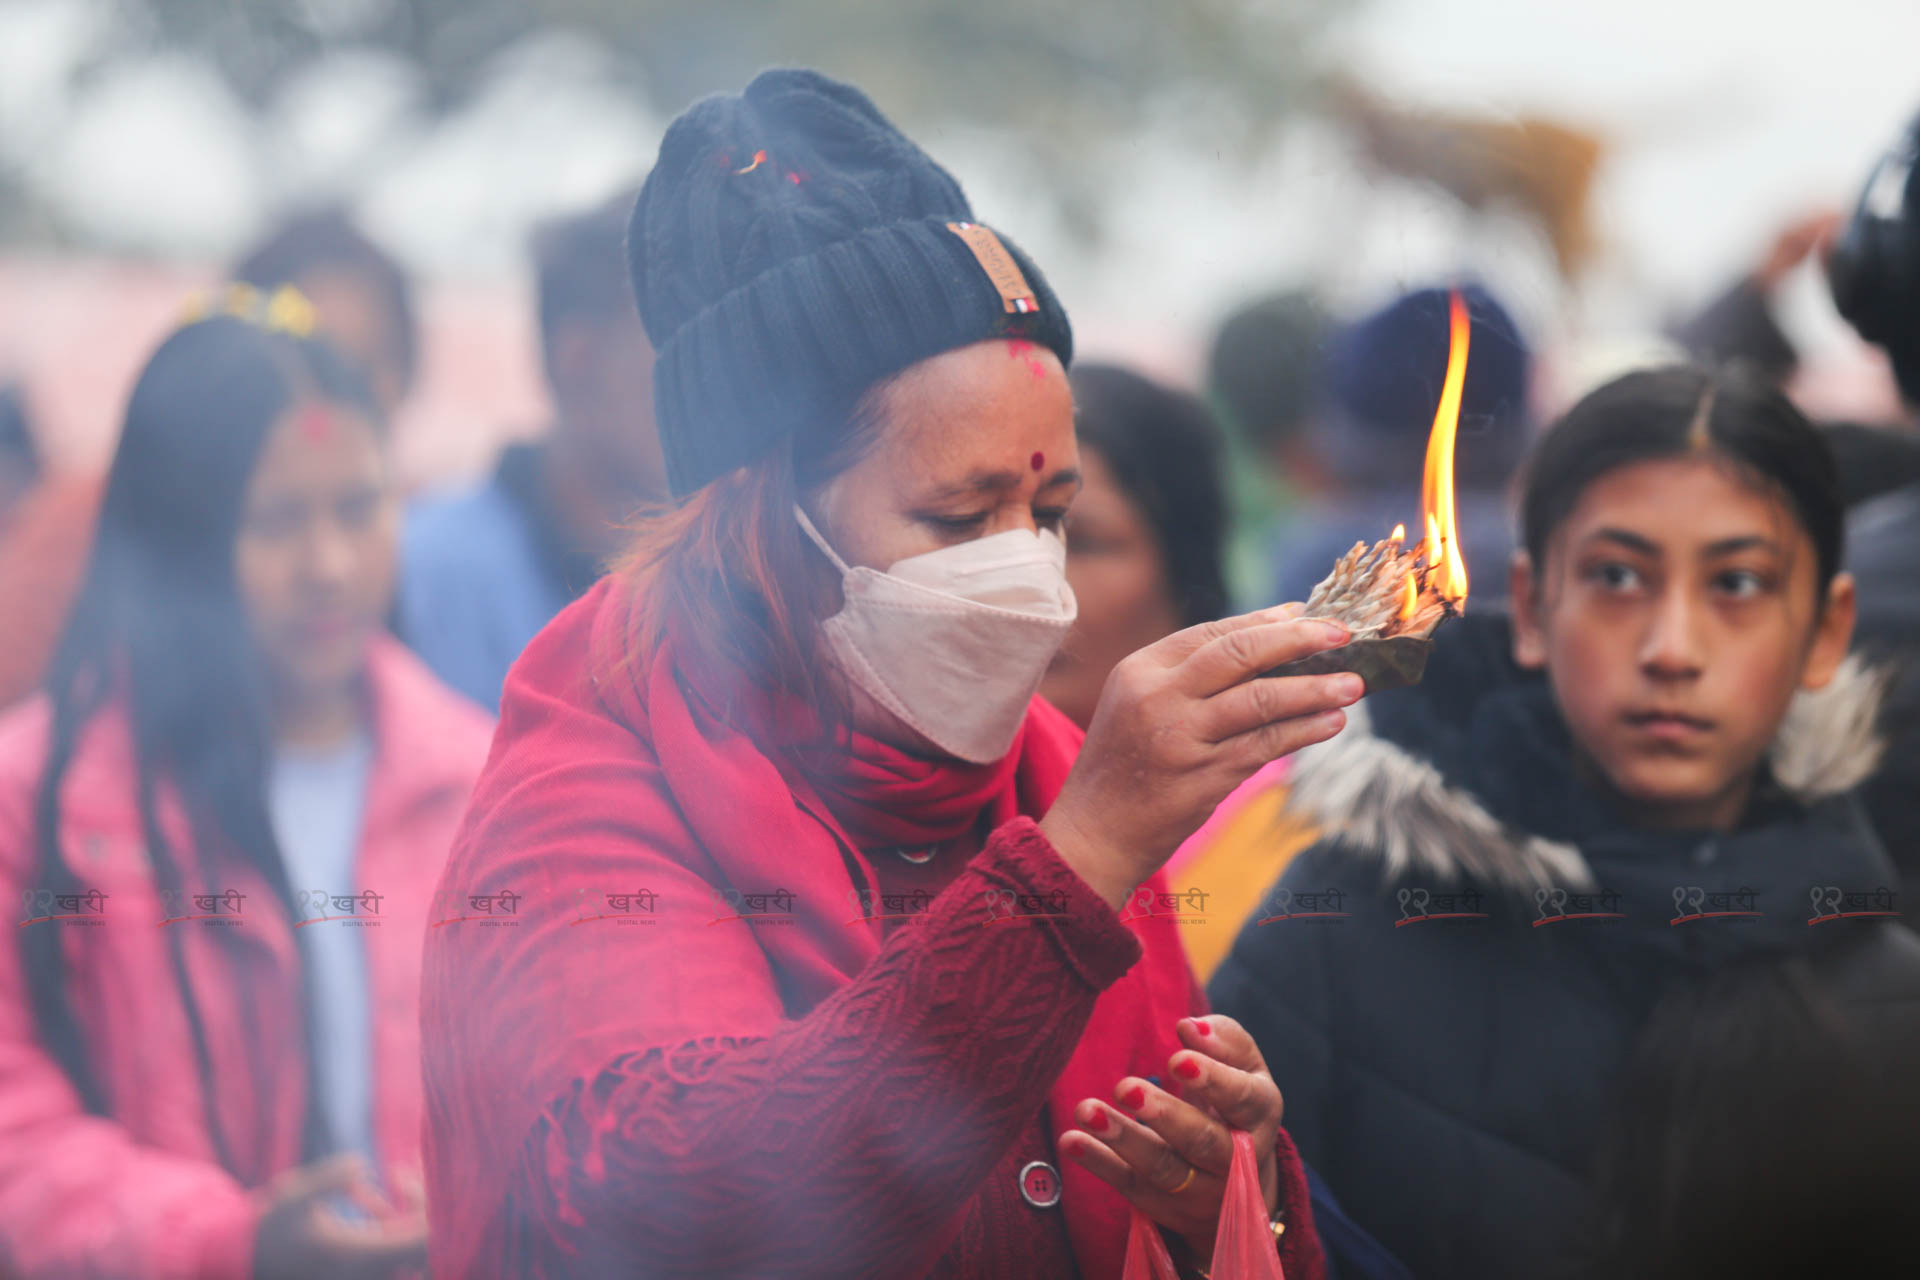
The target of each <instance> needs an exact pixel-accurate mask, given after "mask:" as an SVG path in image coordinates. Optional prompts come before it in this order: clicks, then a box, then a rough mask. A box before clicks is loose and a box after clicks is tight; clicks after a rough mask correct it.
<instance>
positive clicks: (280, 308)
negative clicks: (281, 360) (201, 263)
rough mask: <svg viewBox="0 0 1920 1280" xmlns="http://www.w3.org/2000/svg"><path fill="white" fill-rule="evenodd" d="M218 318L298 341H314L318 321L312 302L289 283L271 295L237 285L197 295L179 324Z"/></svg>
mask: <svg viewBox="0 0 1920 1280" xmlns="http://www.w3.org/2000/svg"><path fill="white" fill-rule="evenodd" d="M215 316H232V317H233V318H234V319H236V320H244V321H246V322H247V323H248V324H251V325H258V326H259V327H260V328H262V329H266V330H269V331H271V332H273V333H284V334H288V335H289V336H291V337H295V338H311V337H312V336H313V333H314V329H315V327H316V325H317V322H318V316H317V314H316V313H315V312H314V309H313V303H311V302H309V301H308V300H307V295H306V294H304V293H302V292H300V291H299V290H298V289H296V288H294V287H293V286H292V285H290V284H283V285H281V286H280V287H279V288H277V289H275V290H274V291H273V292H272V293H262V292H261V291H260V290H258V289H256V288H254V287H253V286H252V285H250V284H238V283H236V284H230V285H227V286H226V287H225V288H222V289H214V290H210V291H209V292H206V293H202V294H198V295H196V296H195V297H193V298H192V299H191V300H189V301H188V303H187V305H186V306H185V307H184V308H183V309H182V310H181V313H180V323H181V324H183V325H189V324H195V323H198V322H199V321H201V320H211V319H212V318H213V317H215Z"/></svg>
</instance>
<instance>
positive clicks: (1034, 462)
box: [1027, 449, 1047, 471]
mask: <svg viewBox="0 0 1920 1280" xmlns="http://www.w3.org/2000/svg"><path fill="white" fill-rule="evenodd" d="M1027 465H1028V466H1030V467H1032V468H1033V469H1034V470H1035V471H1038V470H1039V469H1040V468H1042V467H1044V466H1046V465H1047V455H1046V454H1044V453H1042V452H1040V451H1039V450H1038V449H1035V450H1034V451H1033V457H1031V458H1029V459H1027Z"/></svg>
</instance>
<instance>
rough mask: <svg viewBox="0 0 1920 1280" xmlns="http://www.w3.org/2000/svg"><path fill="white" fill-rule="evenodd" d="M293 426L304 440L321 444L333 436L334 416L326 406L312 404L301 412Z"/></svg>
mask: <svg viewBox="0 0 1920 1280" xmlns="http://www.w3.org/2000/svg"><path fill="white" fill-rule="evenodd" d="M293 426H294V430H295V431H297V432H298V433H299V435H300V438H301V439H302V440H306V441H308V442H310V443H313V444H319V443H321V442H323V441H325V440H327V439H328V438H329V437H331V436H332V435H333V415H332V414H331V413H328V412H327V410H326V408H325V407H324V406H322V405H317V404H311V405H308V406H307V407H306V408H304V409H302V410H301V411H300V416H299V417H297V418H295V419H294V420H293Z"/></svg>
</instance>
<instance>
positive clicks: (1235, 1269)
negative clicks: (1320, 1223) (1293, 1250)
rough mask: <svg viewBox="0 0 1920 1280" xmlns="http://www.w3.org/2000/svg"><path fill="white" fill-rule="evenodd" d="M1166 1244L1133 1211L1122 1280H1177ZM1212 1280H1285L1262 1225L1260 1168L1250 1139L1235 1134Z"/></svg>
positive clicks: (1148, 1221)
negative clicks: (1231, 1164)
mask: <svg viewBox="0 0 1920 1280" xmlns="http://www.w3.org/2000/svg"><path fill="white" fill-rule="evenodd" d="M1179 1274H1180V1273H1179V1272H1178V1271H1177V1270H1176V1269H1175V1268H1174V1265H1173V1257H1172V1255H1171V1254H1169V1253H1168V1252H1167V1242H1166V1241H1165V1240H1164V1239H1162V1238H1161V1235H1160V1228H1158V1227H1156V1226H1155V1225H1154V1224H1153V1219H1152V1218H1149V1217H1148V1216H1147V1215H1146V1214H1144V1213H1142V1212H1140V1210H1139V1209H1137V1208H1136V1209H1135V1210H1134V1211H1133V1218H1132V1222H1131V1224H1130V1225H1129V1227H1128V1228H1127V1267H1126V1271H1125V1273H1124V1274H1123V1276H1122V1280H1179ZM1208 1274H1209V1275H1211V1276H1212V1277H1213V1280H1285V1276H1284V1275H1283V1273H1282V1272H1281V1270H1280V1254H1279V1251H1278V1250H1277V1249H1275V1248H1274V1245H1273V1233H1272V1230H1271V1229H1270V1228H1269V1227H1268V1226H1267V1198H1266V1196H1265V1195H1263V1194H1262V1193H1261V1191H1260V1164H1259V1160H1258V1158H1257V1157H1255V1155H1254V1153H1253V1135H1251V1134H1249V1133H1247V1132H1246V1131H1245V1130H1240V1129H1236V1130H1235V1131H1234V1134H1233V1168H1232V1169H1230V1170H1229V1171H1228V1173H1227V1191H1226V1198H1225V1199H1224V1200H1222V1201H1221V1203H1220V1230H1219V1234H1218V1235H1217V1236H1215V1237H1214V1242H1213V1266H1212V1268H1211V1269H1210V1270H1209V1272H1208Z"/></svg>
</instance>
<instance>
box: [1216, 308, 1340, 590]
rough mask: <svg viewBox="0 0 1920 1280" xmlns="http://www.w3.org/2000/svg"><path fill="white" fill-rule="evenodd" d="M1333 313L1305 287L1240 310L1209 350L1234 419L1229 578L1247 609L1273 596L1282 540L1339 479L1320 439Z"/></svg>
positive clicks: (1219, 399)
mask: <svg viewBox="0 0 1920 1280" xmlns="http://www.w3.org/2000/svg"><path fill="white" fill-rule="evenodd" d="M1332 330H1333V321H1332V318H1331V317H1330V316H1329V315H1328V314H1327V312H1326V309H1325V308H1324V307H1322V306H1321V304H1320V301H1319V300H1318V299H1317V298H1315V297H1314V296H1313V295H1312V294H1311V293H1308V292H1306V291H1305V290H1294V291H1290V292H1285V293H1275V294H1270V295H1268V296H1266V297H1263V298H1256V299H1255V300H1254V301H1252V302H1249V303H1247V304H1246V305H1245V306H1242V307H1240V308H1238V309H1237V310H1235V311H1233V312H1231V313H1230V314H1229V315H1228V316H1227V318H1226V319H1225V320H1224V321H1222V322H1221V324H1220V328H1219V330H1218V331H1217V332H1216V333H1215V335H1214V339H1213V345H1212V348H1211V349H1210V350H1209V352H1208V354H1207V397H1208V400H1209V402H1210V403H1211V404H1212V405H1213V408H1214V412H1215V414H1216V415H1217V416H1218V418H1219V420H1220V422H1221V424H1222V425H1223V426H1224V427H1225V428H1226V433H1227V441H1228V445H1229V449H1230V452H1231V455H1232V458H1233V464H1232V465H1231V466H1229V467H1228V468H1227V484H1228V486H1229V488H1228V495H1227V496H1228V497H1229V498H1230V500H1231V502H1232V511H1233V519H1232V520H1231V521H1230V523H1229V530H1228V539H1229V541H1228V550H1227V582H1228V587H1229V590H1230V592H1231V596H1232V599H1233V601H1234V602H1236V603H1238V604H1239V605H1240V606H1241V607H1243V608H1255V607H1258V606H1259V605H1262V604H1268V603H1271V601H1270V600H1269V598H1268V595H1267V593H1268V592H1269V591H1270V590H1271V589H1272V585H1273V564H1274V553H1275V548H1276V542H1277V540H1278V539H1279V538H1281V537H1282V536H1283V535H1284V532H1285V529H1286V526H1287V521H1288V520H1289V518H1290V517H1292V516H1294V515H1297V513H1298V511H1299V508H1300V507H1301V505H1302V504H1303V503H1306V502H1309V501H1312V500H1314V499H1315V498H1316V497H1317V498H1319V499H1320V500H1323V501H1324V500H1326V499H1327V498H1328V497H1330V496H1331V494H1332V492H1333V487H1334V481H1333V477H1332V476H1331V475H1330V474H1329V473H1328V471H1327V467H1326V462H1325V460H1324V459H1322V458H1321V456H1320V453H1319V448H1318V444H1317V442H1316V440H1315V438H1314V432H1313V422H1314V417H1315V415H1316V413H1317V412H1318V411H1319V409H1320V396H1321V385H1320V383H1321V377H1322V373H1323V370H1324V367H1325V365H1326V360H1327V351H1326V346H1327V338H1328V336H1329V334H1331V332H1332Z"/></svg>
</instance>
